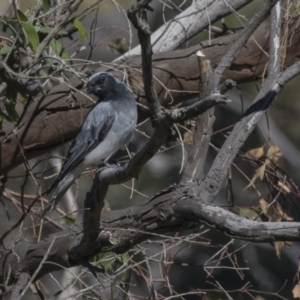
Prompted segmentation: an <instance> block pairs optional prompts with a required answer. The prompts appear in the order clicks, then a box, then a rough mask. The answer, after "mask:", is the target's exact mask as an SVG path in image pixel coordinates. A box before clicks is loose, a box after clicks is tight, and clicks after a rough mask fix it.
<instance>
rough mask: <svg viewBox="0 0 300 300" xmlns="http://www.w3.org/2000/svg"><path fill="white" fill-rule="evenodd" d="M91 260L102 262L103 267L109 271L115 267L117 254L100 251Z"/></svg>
mask: <svg viewBox="0 0 300 300" xmlns="http://www.w3.org/2000/svg"><path fill="white" fill-rule="evenodd" d="M90 261H91V262H100V265H101V267H102V268H103V269H105V271H106V272H107V271H111V270H112V269H113V266H114V261H115V255H114V254H113V253H112V252H104V253H98V254H97V255H95V256H94V257H93V258H92V259H91V260H90Z"/></svg>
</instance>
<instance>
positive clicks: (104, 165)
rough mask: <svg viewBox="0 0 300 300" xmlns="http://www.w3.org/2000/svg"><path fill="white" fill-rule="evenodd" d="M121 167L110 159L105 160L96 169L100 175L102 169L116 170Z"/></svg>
mask: <svg viewBox="0 0 300 300" xmlns="http://www.w3.org/2000/svg"><path fill="white" fill-rule="evenodd" d="M120 166H121V165H120V164H119V163H118V162H117V161H116V160H115V159H112V158H110V159H109V160H105V161H104V162H103V163H102V164H101V165H100V166H99V167H98V169H97V172H98V173H101V171H103V170H104V169H109V168H112V169H117V168H119V167H120Z"/></svg>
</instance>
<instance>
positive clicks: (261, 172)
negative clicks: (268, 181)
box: [244, 163, 266, 190]
mask: <svg viewBox="0 0 300 300" xmlns="http://www.w3.org/2000/svg"><path fill="white" fill-rule="evenodd" d="M265 170H266V164H265V163H264V164H263V165H262V166H260V167H259V168H258V169H257V170H256V171H255V174H254V176H253V178H252V179H251V181H250V183H249V184H248V185H247V186H246V187H245V188H244V190H246V189H247V188H249V187H250V186H253V185H254V183H255V181H256V179H257V178H259V179H260V180H263V178H264V176H265Z"/></svg>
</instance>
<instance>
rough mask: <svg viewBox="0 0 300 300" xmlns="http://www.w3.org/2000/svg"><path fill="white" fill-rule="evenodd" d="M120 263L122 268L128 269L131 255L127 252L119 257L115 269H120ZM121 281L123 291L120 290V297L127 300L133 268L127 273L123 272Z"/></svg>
mask: <svg viewBox="0 0 300 300" xmlns="http://www.w3.org/2000/svg"><path fill="white" fill-rule="evenodd" d="M118 263H119V264H120V265H121V266H125V267H128V266H129V265H130V260H129V254H128V253H127V252H126V253H123V254H121V255H119V256H118V258H117V261H116V267H115V269H118V267H119V266H118ZM120 279H121V281H122V282H123V289H122V290H119V293H120V296H121V298H122V299H127V295H128V290H129V287H130V280H131V268H128V269H127V270H126V271H125V272H122V273H121V278H120Z"/></svg>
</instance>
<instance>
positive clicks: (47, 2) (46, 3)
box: [43, 0, 51, 13]
mask: <svg viewBox="0 0 300 300" xmlns="http://www.w3.org/2000/svg"><path fill="white" fill-rule="evenodd" d="M50 7H51V2H50V0H43V11H44V13H46V12H47V11H48V10H49V9H50Z"/></svg>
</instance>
